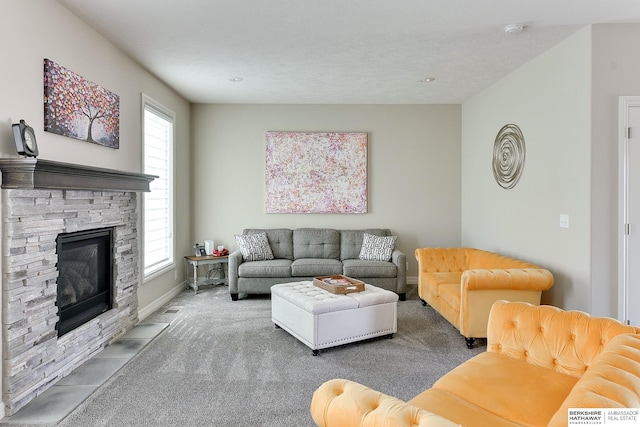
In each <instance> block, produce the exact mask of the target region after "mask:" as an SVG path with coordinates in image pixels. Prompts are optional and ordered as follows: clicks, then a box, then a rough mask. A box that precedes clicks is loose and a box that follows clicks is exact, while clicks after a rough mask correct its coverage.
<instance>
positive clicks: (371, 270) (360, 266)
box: [341, 259, 398, 278]
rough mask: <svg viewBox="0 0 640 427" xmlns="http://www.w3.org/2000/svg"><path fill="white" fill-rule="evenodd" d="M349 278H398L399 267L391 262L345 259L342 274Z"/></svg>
mask: <svg viewBox="0 0 640 427" xmlns="http://www.w3.org/2000/svg"><path fill="white" fill-rule="evenodd" d="M341 274H344V275H345V276H349V277H361V278H366V277H396V276H397V275H398V267H396V265H395V264H393V263H391V262H385V261H364V260H361V259H345V260H344V261H342V273H341Z"/></svg>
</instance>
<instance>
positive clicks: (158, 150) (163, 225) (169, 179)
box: [142, 95, 175, 278]
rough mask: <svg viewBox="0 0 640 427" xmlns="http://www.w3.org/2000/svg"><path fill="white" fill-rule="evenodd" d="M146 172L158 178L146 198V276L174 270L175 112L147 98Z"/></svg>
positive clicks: (144, 107)
mask: <svg viewBox="0 0 640 427" xmlns="http://www.w3.org/2000/svg"><path fill="white" fill-rule="evenodd" d="M142 104H143V116H144V117H143V130H142V132H143V148H144V155H143V162H144V167H143V168H144V173H146V174H149V175H156V176H158V178H156V179H154V180H153V181H151V184H150V189H151V191H150V192H148V193H144V196H143V197H144V198H143V218H142V221H143V233H144V239H143V242H144V243H143V247H144V249H143V251H144V255H143V256H144V276H145V278H149V277H151V276H154V275H155V274H159V273H163V272H164V271H166V270H167V269H169V268H173V266H174V259H173V229H174V225H173V209H174V208H173V124H174V121H175V113H174V112H173V111H170V110H168V109H167V108H165V107H163V106H162V105H160V104H158V103H157V102H155V101H153V100H152V99H151V98H149V97H147V96H145V95H143V100H142Z"/></svg>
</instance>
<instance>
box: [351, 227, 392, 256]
mask: <svg viewBox="0 0 640 427" xmlns="http://www.w3.org/2000/svg"><path fill="white" fill-rule="evenodd" d="M397 239H398V236H384V237H383V236H375V235H373V234H369V233H364V236H363V238H362V248H361V249H360V254H359V255H358V258H359V259H362V260H367V261H390V260H391V254H392V253H393V249H394V248H395V245H396V240H397Z"/></svg>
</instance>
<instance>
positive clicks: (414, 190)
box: [192, 104, 461, 276]
mask: <svg viewBox="0 0 640 427" xmlns="http://www.w3.org/2000/svg"><path fill="white" fill-rule="evenodd" d="M192 120H193V136H194V143H193V182H194V184H193V206H194V209H193V236H194V239H195V240H197V241H198V242H200V243H201V242H202V241H203V240H204V239H211V240H214V242H215V244H216V246H217V245H218V244H224V245H225V246H227V247H229V248H231V249H234V248H236V247H237V246H236V243H235V239H234V234H239V233H241V232H242V230H243V229H244V228H247V227H287V228H298V227H334V228H365V227H385V228H390V229H391V230H392V231H393V232H394V233H396V234H397V235H398V242H397V246H398V247H399V248H400V249H401V250H403V251H404V252H406V254H407V259H408V260H409V263H410V269H409V273H408V275H409V276H416V275H417V266H416V262H415V258H414V255H413V252H414V251H415V249H416V248H417V247H422V246H457V245H459V244H460V120H461V119H460V106H459V105H379V106H372V105H235V104H231V105H194V106H193V109H192ZM278 130H280V131H361V132H367V133H368V203H369V205H368V213H366V214H266V213H265V208H264V148H265V132H267V131H278Z"/></svg>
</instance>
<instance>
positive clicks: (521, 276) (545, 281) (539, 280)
mask: <svg viewBox="0 0 640 427" xmlns="http://www.w3.org/2000/svg"><path fill="white" fill-rule="evenodd" d="M551 286H553V275H552V274H551V272H550V271H548V270H545V269H543V268H508V269H493V270H484V269H481V270H466V271H465V272H464V273H462V291H463V292H464V291H465V290H483V289H510V290H522V291H546V290H547V289H551Z"/></svg>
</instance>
